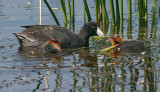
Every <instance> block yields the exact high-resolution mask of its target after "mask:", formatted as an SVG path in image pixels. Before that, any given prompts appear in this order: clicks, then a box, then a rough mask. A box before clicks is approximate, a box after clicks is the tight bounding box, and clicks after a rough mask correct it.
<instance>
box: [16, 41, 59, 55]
mask: <svg viewBox="0 0 160 92" xmlns="http://www.w3.org/2000/svg"><path fill="white" fill-rule="evenodd" d="M59 44H60V41H58V40H56V39H53V38H52V39H50V40H48V41H46V42H44V43H42V44H40V45H39V46H34V47H33V46H27V47H22V46H21V47H20V48H19V50H20V51H23V52H25V53H30V54H40V53H41V54H46V53H57V52H60V51H62V49H61V47H60V46H59Z"/></svg>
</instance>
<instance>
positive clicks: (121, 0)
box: [120, 0, 123, 23]
mask: <svg viewBox="0 0 160 92" xmlns="http://www.w3.org/2000/svg"><path fill="white" fill-rule="evenodd" d="M120 22H121V23H123V0H120Z"/></svg>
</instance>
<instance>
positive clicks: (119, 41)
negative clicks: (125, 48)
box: [109, 34, 123, 45]
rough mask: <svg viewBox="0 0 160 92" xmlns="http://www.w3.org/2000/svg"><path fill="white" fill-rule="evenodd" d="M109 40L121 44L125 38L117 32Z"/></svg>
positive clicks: (113, 43)
mask: <svg viewBox="0 0 160 92" xmlns="http://www.w3.org/2000/svg"><path fill="white" fill-rule="evenodd" d="M109 41H110V42H111V44H112V45H115V44H120V43H121V42H122V41H123V39H122V38H121V37H120V36H119V35H117V34H116V35H114V36H113V37H111V38H110V39H109Z"/></svg>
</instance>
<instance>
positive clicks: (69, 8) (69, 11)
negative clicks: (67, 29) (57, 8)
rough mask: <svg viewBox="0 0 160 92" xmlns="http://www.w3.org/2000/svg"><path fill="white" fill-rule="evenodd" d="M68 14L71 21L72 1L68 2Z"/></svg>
mask: <svg viewBox="0 0 160 92" xmlns="http://www.w3.org/2000/svg"><path fill="white" fill-rule="evenodd" d="M68 13H69V21H71V6H70V0H68Z"/></svg>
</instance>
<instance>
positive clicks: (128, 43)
mask: <svg viewBox="0 0 160 92" xmlns="http://www.w3.org/2000/svg"><path fill="white" fill-rule="evenodd" d="M109 41H110V42H111V44H112V45H116V44H119V47H118V48H119V49H120V50H122V51H128V52H143V51H144V49H145V46H144V43H143V42H142V41H138V40H123V39H122V38H121V37H120V36H119V35H117V34H116V35H114V36H113V37H111V38H110V39H109Z"/></svg>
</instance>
